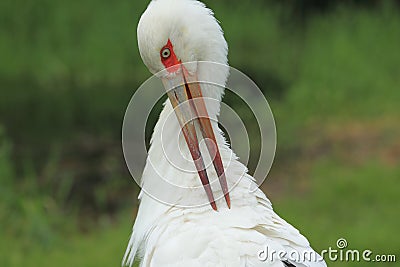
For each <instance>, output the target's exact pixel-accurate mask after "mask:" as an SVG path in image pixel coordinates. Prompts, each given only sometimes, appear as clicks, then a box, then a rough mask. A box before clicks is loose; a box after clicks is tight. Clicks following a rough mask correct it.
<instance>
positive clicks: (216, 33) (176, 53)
mask: <svg viewBox="0 0 400 267" xmlns="http://www.w3.org/2000/svg"><path fill="white" fill-rule="evenodd" d="M138 43H139V50H140V55H141V56H142V59H143V61H144V63H145V64H146V66H147V67H148V69H149V70H150V71H151V72H152V73H153V74H157V76H158V77H160V78H161V79H162V81H163V84H164V86H165V87H166V90H167V93H168V97H169V100H170V102H171V104H172V106H173V107H174V111H175V113H176V116H177V118H178V121H179V123H180V125H181V127H182V132H183V135H184V137H185V140H186V142H187V145H188V148H189V150H190V153H191V155H192V158H193V161H194V164H195V166H196V168H197V171H198V174H199V177H200V180H201V182H202V184H203V186H204V189H205V191H206V193H207V196H208V199H209V202H210V204H211V206H212V207H213V209H215V210H216V209H217V207H216V204H215V201H214V197H213V193H212V191H211V187H210V185H209V179H208V176H207V172H206V169H205V164H204V161H203V158H202V155H201V152H200V148H199V139H198V137H197V132H196V130H195V126H194V125H195V123H194V122H197V123H196V124H197V125H198V126H199V128H200V132H201V134H202V136H203V138H204V140H205V143H206V145H207V149H208V151H209V153H210V155H211V158H212V159H213V163H214V167H215V170H216V173H217V174H218V177H219V180H220V183H221V187H222V191H223V193H224V196H225V199H226V202H227V204H228V206H229V207H230V199H229V193H228V188H227V182H226V178H225V173H224V168H223V165H222V160H221V156H220V153H219V149H218V145H217V142H216V139H215V135H214V131H213V128H212V125H211V122H210V119H209V111H211V112H212V115H213V117H214V115H215V114H214V113H217V112H214V111H215V110H217V109H215V108H214V110H213V109H212V107H211V108H210V105H209V104H208V103H207V104H206V101H204V99H203V95H204V96H206V97H210V98H213V99H217V100H220V97H221V95H222V91H223V89H222V88H221V87H217V86H214V87H213V89H210V86H208V85H205V84H200V83H199V82H197V81H207V79H209V77H208V78H207V77H201V76H207V75H205V73H208V75H210V73H211V75H213V76H219V78H217V79H215V77H213V78H212V79H213V80H214V81H215V80H218V81H219V84H224V83H225V81H226V78H227V75H228V72H227V71H226V70H227V68H222V69H223V71H221V68H220V69H219V72H218V70H216V69H210V68H207V67H201V66H200V64H197V62H199V61H211V62H216V63H220V64H224V65H226V64H227V53H228V48H227V43H226V41H225V38H224V36H223V32H222V29H221V27H220V25H219V24H218V22H217V21H216V19H215V18H214V16H213V12H212V11H211V10H210V9H208V8H206V7H205V5H204V4H203V3H201V2H198V1H195V0H153V1H152V2H151V3H150V5H149V6H148V8H147V10H146V11H145V12H144V14H143V15H142V17H141V19H140V22H139V25H138ZM188 62H194V63H190V64H186V63H188ZM207 109H208V110H207ZM218 110H219V106H218Z"/></svg>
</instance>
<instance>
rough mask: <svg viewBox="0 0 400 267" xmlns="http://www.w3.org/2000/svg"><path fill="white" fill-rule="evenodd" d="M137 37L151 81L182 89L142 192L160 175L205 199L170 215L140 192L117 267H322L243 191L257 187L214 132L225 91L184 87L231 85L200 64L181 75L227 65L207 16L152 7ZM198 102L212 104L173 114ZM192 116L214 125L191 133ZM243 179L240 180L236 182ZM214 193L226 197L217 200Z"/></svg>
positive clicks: (256, 195) (254, 195)
mask: <svg viewBox="0 0 400 267" xmlns="http://www.w3.org/2000/svg"><path fill="white" fill-rule="evenodd" d="M137 34H138V43H139V50H140V54H141V57H142V59H143V61H144V63H145V64H146V66H147V67H148V69H149V70H150V71H151V72H152V73H153V74H156V73H159V72H160V71H163V70H166V69H167V68H169V69H168V71H167V72H165V73H166V74H165V75H160V74H158V76H160V78H161V79H162V81H163V84H164V85H166V86H168V84H174V83H179V82H177V81H178V80H180V81H183V82H184V84H182V86H179V87H178V88H176V89H174V90H170V91H168V96H169V99H168V100H167V101H166V103H165V107H164V109H163V111H162V112H161V114H160V118H159V121H158V122H157V124H156V126H155V128H154V132H153V136H152V142H151V147H150V149H149V152H148V159H147V162H146V166H145V169H144V172H143V175H142V186H143V185H145V184H146V183H148V184H154V180H153V181H152V179H153V177H154V176H155V175H157V173H159V174H162V175H165V176H166V177H167V176H168V178H167V179H169V181H170V182H172V183H174V184H178V185H179V184H183V185H184V186H186V187H191V186H192V187H193V188H195V187H199V186H200V188H202V187H201V186H204V189H202V190H201V191H196V190H192V191H191V190H187V191H185V193H184V194H182V195H181V196H179V198H180V200H182V199H185V198H186V199H188V200H189V199H192V200H193V199H198V200H199V201H198V203H205V202H206V203H207V205H202V206H195V207H182V206H179V205H169V204H167V203H163V202H161V201H157V200H156V199H155V198H154V197H153V196H150V195H148V194H147V193H146V192H144V191H143V190H142V192H141V193H140V195H139V199H140V206H139V210H138V214H137V217H136V221H135V224H134V226H133V232H132V235H131V238H130V240H129V244H128V247H127V250H126V253H125V256H124V259H123V265H130V266H131V265H132V264H133V263H134V261H135V259H137V260H140V261H141V263H140V266H155V267H164V266H182V267H183V266H185V267H187V266H191V267H194V266H202V267H203V266H229V267H235V266H238V267H239V266H240V267H242V266H277V267H278V266H280V267H283V266H296V267H297V266H326V264H325V262H324V261H323V259H322V258H321V257H320V256H319V255H318V254H317V253H316V252H314V250H313V249H312V248H311V247H310V244H309V242H308V241H307V239H306V238H305V237H304V236H303V235H301V234H300V233H299V231H298V230H297V229H295V228H294V227H293V226H291V225H290V224H288V223H287V222H286V221H285V220H283V219H282V218H280V217H279V216H278V215H277V214H276V213H275V212H274V211H273V209H272V205H271V203H270V201H269V200H268V198H267V197H266V196H265V194H264V193H263V192H262V191H261V190H259V189H257V190H255V191H249V188H251V187H255V186H256V184H255V181H254V178H253V177H251V176H250V175H248V174H247V168H246V166H244V165H243V164H242V163H240V162H239V160H238V159H237V158H236V156H234V158H233V159H232V155H234V154H233V152H232V150H231V149H230V148H229V146H228V144H227V143H226V141H225V139H224V137H223V135H222V131H221V130H220V129H219V128H218V123H217V122H216V119H217V116H218V113H219V110H220V105H219V104H220V102H219V101H220V100H221V98H222V95H223V90H222V89H218V88H217V87H209V86H207V85H202V84H195V83H190V84H189V83H187V80H194V79H197V78H198V79H199V80H202V79H203V78H205V77H206V78H205V79H207V77H210V76H214V79H217V80H218V81H219V82H220V83H225V82H226V80H227V77H228V72H213V70H212V69H207V68H202V67H201V66H200V64H199V65H198V66H197V68H196V64H195V67H193V68H191V69H187V68H185V66H184V65H183V64H184V63H186V62H200V61H211V62H216V63H220V64H225V65H227V53H228V48H227V43H226V41H225V38H224V35H223V32H222V29H221V27H220V25H219V23H218V22H217V20H216V19H215V18H214V16H213V12H212V11H211V10H210V9H208V8H206V6H205V5H204V4H203V3H201V2H198V1H195V0H153V1H151V3H150V4H149V6H148V8H147V10H146V11H145V12H144V14H143V15H142V17H141V19H140V22H139V25H138V29H137ZM215 76H217V77H215ZM168 89H170V88H168ZM201 96H204V97H209V98H213V99H217V100H218V101H214V102H212V103H207V105H206V104H205V103H204V102H203V101H198V102H196V103H195V105H192V106H190V107H189V108H188V107H186V108H188V109H191V110H184V108H179V104H181V103H183V102H185V101H187V100H190V99H193V98H196V97H201ZM173 112H175V114H176V116H174V118H173V119H171V118H170V116H169V114H171V113H173ZM190 112H197V113H198V114H203V115H204V114H205V116H207V117H209V118H211V120H210V119H208V118H204V117H203V116H200V117H201V118H199V119H198V120H197V122H196V127H197V128H195V126H193V125H194V124H185V122H184V121H185V116H186V115H187V113H190ZM173 114H174V113H173ZM168 118H169V120H170V121H169V122H168V123H166V121H167V120H168ZM196 129H197V130H196ZM181 131H182V132H183V135H182V134H180V132H181ZM201 135H202V136H203V138H205V139H208V140H212V141H213V142H216V144H217V145H216V146H213V145H212V144H211V145H208V146H207V149H208V152H209V153H210V154H212V155H214V158H213V159H212V160H213V164H211V165H210V166H208V167H207V168H206V169H204V164H205V163H204V161H203V157H202V155H201V153H202V152H200V148H199V138H198V136H201ZM168 138H170V139H171V140H172V139H174V138H175V139H179V142H181V143H183V144H184V145H183V147H178V146H176V145H175V143H173V142H171V143H168V141H167V143H162V142H165V139H167V140H168ZM163 140H164V141H163ZM207 144H209V143H207ZM161 147H163V149H165V150H167V152H168V153H165V151H164V152H163V150H162V149H161ZM206 151H207V150H206ZM166 154H172V155H173V154H187V155H189V157H190V156H191V157H192V159H193V161H187V158H186V159H185V160H186V161H183V160H182V162H181V164H183V165H184V164H186V165H190V166H187V168H188V169H194V170H195V172H194V173H193V172H186V171H184V170H181V169H179V168H176V166H174V165H173V164H171V162H170V161H169V159H168V158H167V156H166ZM203 154H204V151H203ZM226 161H231V162H230V164H231V165H230V166H231V168H230V170H229V171H228V170H227V169H225V170H224V166H225V164H226ZM154 162H156V164H154ZM214 169H215V171H214ZM196 171H197V172H196ZM242 173H245V175H244V177H241V179H239V178H240V177H238V175H242ZM199 178H200V179H199ZM215 180H216V181H219V183H218V182H217V185H218V188H216V187H215V186H214V187H215V188H214V187H212V186H210V185H209V183H210V181H215ZM235 183H236V185H235V186H234V187H231V188H229V189H231V191H228V187H230V186H231V185H232V184H235ZM155 186H157V185H155ZM214 190H216V191H218V190H219V193H220V195H221V196H223V197H220V198H218V199H217V198H214V195H215V194H213V192H214V193H215V191H214ZM203 200H204V201H203ZM189 202H190V201H188V203H189ZM195 202H196V201H195ZM274 251H275V253H274ZM285 252H286V253H285ZM311 256H312V257H311ZM267 257H268V258H267Z"/></svg>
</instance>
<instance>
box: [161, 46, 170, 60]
mask: <svg viewBox="0 0 400 267" xmlns="http://www.w3.org/2000/svg"><path fill="white" fill-rule="evenodd" d="M161 56H162V57H163V58H164V59H167V58H169V57H170V56H171V50H169V48H164V49H163V50H162V51H161Z"/></svg>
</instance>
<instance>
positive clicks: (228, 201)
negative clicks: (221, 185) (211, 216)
mask: <svg viewBox="0 0 400 267" xmlns="http://www.w3.org/2000/svg"><path fill="white" fill-rule="evenodd" d="M225 200H226V204H227V205H228V208H229V209H231V198H230V197H229V194H227V195H225Z"/></svg>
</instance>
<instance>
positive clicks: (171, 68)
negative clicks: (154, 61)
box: [160, 39, 181, 73]
mask: <svg viewBox="0 0 400 267" xmlns="http://www.w3.org/2000/svg"><path fill="white" fill-rule="evenodd" d="M165 48H168V49H169V51H171V55H170V56H169V57H168V58H163V57H162V55H161V53H162V51H163V50H164V49H165ZM160 58H161V62H162V64H163V65H164V66H165V68H166V69H167V71H168V72H170V73H173V72H176V71H178V69H179V66H180V63H181V62H180V60H178V58H177V57H176V55H175V52H174V47H173V45H172V43H171V40H170V39H168V42H167V44H166V45H165V46H164V47H163V48H162V49H161V51H160Z"/></svg>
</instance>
